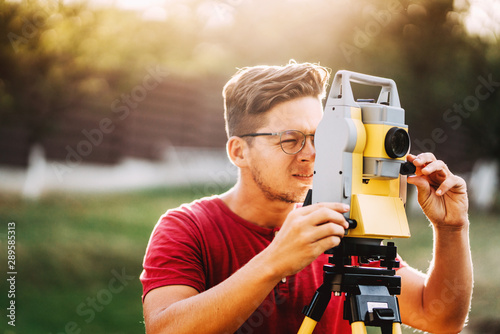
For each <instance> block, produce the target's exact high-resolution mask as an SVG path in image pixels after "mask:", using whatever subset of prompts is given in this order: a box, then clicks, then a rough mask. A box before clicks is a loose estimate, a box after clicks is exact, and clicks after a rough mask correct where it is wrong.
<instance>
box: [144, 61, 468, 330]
mask: <svg viewBox="0 0 500 334" xmlns="http://www.w3.org/2000/svg"><path fill="white" fill-rule="evenodd" d="M328 74H329V73H328V71H327V70H326V69H325V68H323V67H320V66H317V65H313V64H308V63H306V64H296V63H290V64H288V65H287V66H283V67H278V66H274V67H271V66H258V67H251V68H244V69H242V70H240V71H239V72H238V73H237V74H236V75H235V76H234V77H233V78H232V79H231V80H230V81H229V82H228V83H227V84H226V86H225V87H224V94H223V95H224V100H225V117H226V131H227V133H228V138H229V139H228V142H227V152H228V156H229V158H230V159H231V161H232V163H233V164H235V165H236V166H237V167H238V170H239V175H238V180H237V182H236V184H235V186H234V187H233V188H232V189H231V190H229V191H228V192H226V193H224V194H222V195H219V196H212V197H210V198H204V199H201V200H199V201H196V202H194V203H191V204H189V205H184V206H182V207H180V208H178V209H175V210H169V211H168V212H167V213H166V214H165V215H164V216H162V217H161V218H160V221H159V222H158V224H157V226H156V227H155V230H154V231H153V234H152V236H151V240H150V243H149V245H148V249H147V252H146V256H145V260H144V272H143V274H142V275H141V281H142V283H143V286H144V294H143V303H144V305H143V306H144V318H145V323H146V330H147V332H148V333H233V332H238V333H295V332H297V330H298V328H299V327H300V323H301V322H302V319H303V316H302V314H301V310H302V308H303V306H305V305H306V304H308V303H309V302H310V300H311V297H312V295H313V294H314V291H315V290H316V288H317V287H318V286H319V285H320V284H321V283H322V274H323V271H322V266H323V264H324V263H326V261H327V257H326V255H325V254H323V253H324V251H326V250H328V249H330V248H332V247H335V246H337V245H338V244H339V242H340V241H341V239H342V237H343V235H344V231H345V229H346V228H347V223H346V221H345V219H344V216H343V213H345V212H347V211H348V210H349V208H348V207H347V206H345V205H343V204H340V203H319V204H314V205H311V206H306V207H300V206H299V205H296V203H301V202H302V201H303V200H304V197H305V195H306V192H307V190H308V189H309V188H311V186H312V177H313V171H314V159H315V150H314V132H315V130H316V127H317V125H318V123H319V122H320V120H321V117H322V104H321V99H322V98H323V97H324V93H325V85H326V83H327V81H328V76H329V75H328ZM289 130H296V131H289ZM408 160H409V161H412V162H413V163H414V165H415V166H416V167H417V172H416V175H415V176H414V177H410V178H409V179H408V183H411V184H414V185H416V187H417V189H418V200H419V203H420V205H421V207H422V209H423V211H424V213H425V214H426V215H427V217H428V218H429V220H430V221H431V222H432V224H433V227H434V259H433V262H432V264H431V266H430V268H429V272H428V273H427V275H425V274H422V273H420V272H418V271H416V270H414V269H412V268H411V267H409V266H408V265H406V264H403V267H402V268H401V269H399V270H398V275H400V276H401V278H402V293H401V295H400V296H399V304H400V311H401V316H402V321H403V323H405V324H408V325H410V326H412V327H415V328H419V329H422V330H426V331H430V332H433V333H441V332H442V333H457V332H459V331H460V330H461V329H462V327H463V326H464V323H465V320H466V317H467V314H468V310H469V305H470V298H471V291H472V269H471V256H470V251H469V244H468V226H469V222H468V216H467V210H468V204H467V203H468V202H467V194H466V185H465V182H464V181H463V180H462V179H461V178H459V177H457V176H455V175H453V174H452V173H451V172H450V171H449V170H448V168H447V166H446V165H445V164H444V163H443V162H442V161H439V160H436V158H435V157H434V156H433V155H432V154H430V153H424V154H420V155H418V156H413V155H409V156H408ZM342 302H343V297H332V300H331V301H330V303H329V305H328V308H327V310H326V311H325V313H324V314H323V317H322V320H321V321H320V322H319V323H318V325H317V327H316V329H315V333H345V332H350V327H349V324H348V322H347V321H345V320H343V319H342V309H343V304H342Z"/></svg>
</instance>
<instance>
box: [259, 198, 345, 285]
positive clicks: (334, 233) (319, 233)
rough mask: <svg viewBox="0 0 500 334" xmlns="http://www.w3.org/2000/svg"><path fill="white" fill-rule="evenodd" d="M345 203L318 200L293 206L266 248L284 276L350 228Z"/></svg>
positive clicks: (314, 257)
mask: <svg viewBox="0 0 500 334" xmlns="http://www.w3.org/2000/svg"><path fill="white" fill-rule="evenodd" d="M348 211H349V206H348V205H345V204H342V203H317V204H313V205H308V206H305V207H301V208H297V209H295V210H292V211H291V212H290V213H289V214H288V216H287V218H286V220H285V222H284V223H283V225H282V226H281V229H280V230H279V232H278V234H277V236H276V238H275V239H274V240H273V241H272V243H271V244H270V245H269V246H268V247H267V248H266V249H265V250H264V251H263V252H268V255H270V256H271V257H272V258H273V260H272V262H271V263H272V264H273V266H275V269H276V271H277V273H279V274H281V275H282V276H281V277H286V276H289V275H293V274H295V273H297V272H299V271H300V270H302V269H304V268H305V267H306V266H307V265H309V264H310V263H311V262H313V261H314V260H315V259H316V258H317V257H318V256H319V255H321V254H322V253H324V252H325V251H326V250H328V249H330V248H333V247H336V246H337V245H338V244H339V243H340V241H341V239H342V237H343V236H344V234H345V230H346V229H347V228H348V226H349V225H348V223H347V221H346V220H345V218H344V215H343V214H344V213H346V212H348Z"/></svg>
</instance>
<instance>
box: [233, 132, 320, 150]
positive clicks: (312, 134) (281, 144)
mask: <svg viewBox="0 0 500 334" xmlns="http://www.w3.org/2000/svg"><path fill="white" fill-rule="evenodd" d="M289 131H295V132H298V133H300V134H301V135H302V136H303V137H304V138H303V139H302V144H301V145H300V148H299V149H298V150H297V152H294V153H288V152H287V151H285V149H284V148H283V143H282V142H281V136H282V135H283V134H284V133H285V132H289ZM258 136H280V147H281V150H282V151H283V153H285V154H288V155H295V154H297V153H299V152H300V151H302V149H303V148H304V146H306V140H307V137H308V136H309V137H312V138H313V140H314V133H311V134H307V135H306V134H305V133H304V132H302V131H300V130H284V131H280V132H255V133H246V134H244V135H241V136H238V137H240V138H243V137H258ZM313 143H314V141H313Z"/></svg>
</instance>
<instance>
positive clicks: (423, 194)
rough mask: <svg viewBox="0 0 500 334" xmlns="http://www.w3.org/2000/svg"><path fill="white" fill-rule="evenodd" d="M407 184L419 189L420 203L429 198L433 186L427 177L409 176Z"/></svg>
mask: <svg viewBox="0 0 500 334" xmlns="http://www.w3.org/2000/svg"><path fill="white" fill-rule="evenodd" d="M407 182H408V183H409V184H413V185H414V186H416V187H417V191H418V199H419V201H421V200H424V199H426V198H428V196H429V193H430V191H431V189H430V188H431V186H430V184H429V181H428V180H427V178H426V177H425V176H417V175H413V176H409V177H408V178H407Z"/></svg>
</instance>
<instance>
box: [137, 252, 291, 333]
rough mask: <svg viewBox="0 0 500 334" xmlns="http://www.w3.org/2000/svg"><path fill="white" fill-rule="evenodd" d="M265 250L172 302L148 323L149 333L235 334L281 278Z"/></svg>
mask: <svg viewBox="0 0 500 334" xmlns="http://www.w3.org/2000/svg"><path fill="white" fill-rule="evenodd" d="M265 257H266V254H265V252H262V253H260V254H259V255H257V256H255V257H254V258H253V259H252V260H251V261H250V262H248V263H247V264H246V265H245V266H243V267H242V268H241V269H240V270H238V271H237V272H235V273H234V274H233V275H232V276H231V277H229V278H228V279H226V280H225V281H224V282H222V283H220V284H218V285H216V286H214V287H212V288H211V289H209V290H207V291H205V292H203V293H200V294H197V295H195V296H192V297H189V298H186V299H183V300H180V301H178V302H176V303H173V304H172V305H170V306H169V307H167V308H166V309H164V310H163V311H161V312H160V313H158V314H156V315H154V316H152V318H151V319H150V320H149V321H148V322H147V332H148V333H233V332H235V331H236V330H237V329H238V328H239V327H240V326H241V325H242V324H243V323H244V322H245V321H246V320H247V319H248V317H250V315H251V314H252V313H253V312H254V311H255V310H256V309H257V307H259V305H260V304H261V303H262V302H263V301H264V299H265V298H266V296H267V295H268V294H269V293H270V292H271V291H272V289H273V288H274V287H275V286H276V284H277V283H278V282H279V280H280V279H281V278H280V277H279V276H276V273H275V272H274V271H273V269H272V268H270V266H269V265H265V263H269V262H267V259H266V258H265Z"/></svg>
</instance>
